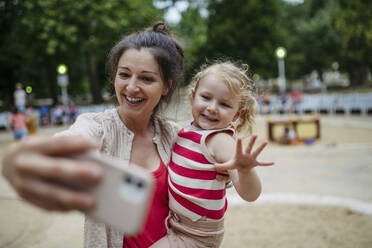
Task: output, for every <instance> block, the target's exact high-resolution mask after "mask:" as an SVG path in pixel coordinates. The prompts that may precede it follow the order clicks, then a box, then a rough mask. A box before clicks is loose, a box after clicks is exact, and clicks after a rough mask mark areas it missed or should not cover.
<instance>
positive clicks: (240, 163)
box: [214, 135, 274, 172]
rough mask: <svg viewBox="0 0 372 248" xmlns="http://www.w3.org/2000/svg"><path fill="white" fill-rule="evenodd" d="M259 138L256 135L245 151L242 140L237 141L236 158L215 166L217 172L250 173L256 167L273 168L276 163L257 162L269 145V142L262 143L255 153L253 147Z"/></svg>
mask: <svg viewBox="0 0 372 248" xmlns="http://www.w3.org/2000/svg"><path fill="white" fill-rule="evenodd" d="M256 139H257V136H256V135H254V136H252V138H251V139H250V141H249V143H248V146H247V147H246V148H245V151H243V146H242V139H241V138H238V139H237V141H236V149H235V156H234V158H232V159H230V160H229V161H227V162H225V163H216V164H214V166H215V168H216V170H217V171H221V170H232V169H237V170H238V171H239V172H248V171H250V170H251V169H252V168H254V167H256V166H271V165H274V162H261V161H258V160H257V157H258V155H259V154H260V153H261V152H262V150H263V149H264V148H265V146H266V145H267V142H264V143H262V144H261V145H260V146H259V147H258V148H257V149H256V150H255V151H254V152H252V149H253V145H254V143H255V142H256Z"/></svg>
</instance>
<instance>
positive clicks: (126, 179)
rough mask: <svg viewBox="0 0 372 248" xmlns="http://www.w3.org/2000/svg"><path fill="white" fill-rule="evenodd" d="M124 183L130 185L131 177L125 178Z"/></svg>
mask: <svg viewBox="0 0 372 248" xmlns="http://www.w3.org/2000/svg"><path fill="white" fill-rule="evenodd" d="M124 181H125V182H126V183H128V184H131V183H132V177H131V176H126V177H125V179H124Z"/></svg>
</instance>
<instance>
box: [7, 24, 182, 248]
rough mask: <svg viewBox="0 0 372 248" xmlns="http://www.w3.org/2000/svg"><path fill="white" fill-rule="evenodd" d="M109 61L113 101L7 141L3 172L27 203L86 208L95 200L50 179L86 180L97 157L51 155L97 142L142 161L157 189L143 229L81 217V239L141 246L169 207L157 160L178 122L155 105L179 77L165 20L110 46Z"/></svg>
mask: <svg viewBox="0 0 372 248" xmlns="http://www.w3.org/2000/svg"><path fill="white" fill-rule="evenodd" d="M108 69H109V75H110V79H111V82H113V84H114V87H115V93H116V98H117V101H118V103H119V106H118V107H117V108H116V109H112V110H107V111H105V112H103V113H89V114H83V115H81V116H79V117H78V119H77V120H76V122H75V123H74V124H73V125H72V126H71V127H70V128H69V129H68V130H66V131H64V132H62V133H59V134H57V135H56V137H54V138H45V137H43V138H41V137H34V138H30V139H28V140H26V141H24V142H21V143H17V144H13V145H12V146H11V147H10V148H9V149H8V151H7V152H6V154H5V156H4V161H3V174H4V176H5V177H6V178H7V179H8V180H9V182H10V183H11V185H12V186H13V187H14V188H15V189H16V190H17V192H18V193H19V195H20V196H22V197H23V198H24V199H25V200H27V201H29V202H31V203H33V204H34V205H37V206H39V207H41V208H44V209H48V210H60V211H67V210H74V209H79V210H82V211H85V210H88V209H90V208H92V207H94V201H95V199H94V198H93V196H92V195H90V194H88V193H81V192H75V191H73V190H72V189H69V188H66V187H62V186H60V184H58V185H57V184H55V183H52V182H53V181H59V182H62V183H74V182H80V183H81V182H84V183H86V184H87V185H88V184H92V185H93V184H96V183H97V182H98V181H99V179H100V178H101V176H102V171H101V170H100V169H99V166H97V165H94V164H82V163H81V162H79V163H77V162H74V161H73V160H68V159H64V158H57V156H56V155H65V154H67V153H76V152H82V151H86V150H89V149H93V148H97V149H99V150H100V151H101V152H102V153H105V154H108V155H111V156H115V157H119V158H121V159H126V160H129V161H130V162H133V163H135V164H138V165H140V166H142V167H144V168H146V169H147V170H149V171H151V172H152V173H153V174H154V176H155V178H156V194H157V195H156V197H154V201H153V202H152V205H151V208H150V213H149V217H148V219H147V223H146V226H145V228H144V231H143V232H142V233H141V234H139V236H136V237H128V238H127V237H125V238H124V239H123V233H120V232H117V231H116V230H113V229H111V228H110V227H109V226H106V225H104V224H103V223H98V222H95V221H93V220H91V219H89V218H86V221H85V230H84V232H85V240H84V242H85V247H148V246H150V245H151V244H152V243H154V242H155V241H157V240H158V239H160V238H161V237H162V236H164V235H165V233H166V229H165V226H164V220H165V218H166V217H167V215H168V211H169V208H168V200H167V185H166V178H167V171H166V167H165V166H164V164H167V163H168V162H169V159H170V154H171V147H172V145H173V143H174V141H175V138H176V135H177V132H178V130H179V129H178V127H177V126H176V125H175V124H174V123H172V122H170V121H167V120H165V119H163V118H161V117H160V116H159V114H158V111H159V109H160V107H161V105H163V104H166V103H168V102H169V101H170V99H171V96H172V94H173V92H174V90H175V89H176V88H177V87H178V85H179V84H180V83H181V82H182V80H183V51H182V48H181V47H180V46H179V45H178V43H177V42H176V41H175V40H174V39H173V38H172V36H171V34H170V32H169V31H168V29H167V27H166V26H165V25H164V24H163V23H157V24H155V25H154V26H153V27H152V28H151V29H148V30H145V31H143V32H139V33H134V34H132V35H129V36H127V37H124V38H123V39H122V40H120V41H119V42H118V43H117V44H116V45H115V46H114V48H113V49H112V50H111V53H110V56H109V61H108ZM82 137H83V138H82ZM144 154H146V156H144ZM150 227H151V230H150Z"/></svg>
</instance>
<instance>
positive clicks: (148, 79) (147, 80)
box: [142, 77, 154, 82]
mask: <svg viewBox="0 0 372 248" xmlns="http://www.w3.org/2000/svg"><path fill="white" fill-rule="evenodd" d="M142 80H143V81H145V82H152V81H154V80H153V79H152V77H142Z"/></svg>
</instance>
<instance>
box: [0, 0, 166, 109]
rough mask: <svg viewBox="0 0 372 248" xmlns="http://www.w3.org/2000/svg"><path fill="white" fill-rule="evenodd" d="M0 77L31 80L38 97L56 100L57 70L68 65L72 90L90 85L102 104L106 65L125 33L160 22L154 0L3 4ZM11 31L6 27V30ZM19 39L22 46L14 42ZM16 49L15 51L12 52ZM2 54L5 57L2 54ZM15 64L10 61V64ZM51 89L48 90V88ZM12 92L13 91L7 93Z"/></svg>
mask: <svg viewBox="0 0 372 248" xmlns="http://www.w3.org/2000/svg"><path fill="white" fill-rule="evenodd" d="M1 3H2V1H0V11H1V12H3V13H4V15H1V17H0V20H1V29H0V32H1V33H0V34H1V37H2V39H1V41H0V52H1V53H2V54H5V53H6V57H3V56H2V59H1V60H0V63H1V66H0V68H4V67H3V66H5V68H8V69H9V70H8V71H5V70H3V69H0V74H1V75H3V74H5V76H6V77H5V78H7V79H6V80H7V81H6V83H7V84H13V83H14V82H17V81H27V82H30V83H31V84H33V86H37V87H34V88H35V90H36V91H37V93H38V94H39V96H53V98H54V99H55V100H56V99H57V92H58V87H57V85H56V66H57V65H58V64H59V63H64V64H66V65H67V66H68V67H69V76H70V84H69V91H71V92H81V90H82V89H83V88H85V86H84V85H83V84H84V83H83V82H89V83H88V85H89V86H90V87H88V88H89V89H90V91H91V94H92V95H93V101H94V102H95V103H99V102H101V101H102V97H101V89H102V86H103V85H104V84H105V83H106V75H105V73H104V65H105V61H106V57H107V54H108V52H109V49H110V48H111V47H112V46H113V44H114V43H115V41H116V40H118V39H119V38H120V36H121V35H123V34H127V33H130V32H132V31H134V30H139V29H143V28H144V27H145V26H148V25H150V24H152V23H153V22H154V21H156V20H159V19H160V16H161V15H162V11H161V10H158V9H156V8H155V7H154V6H153V5H152V1H151V0H97V1H90V0H80V1H73V0H35V1H26V0H13V1H5V4H1ZM7 25H9V26H10V28H8V26H7ZM15 40H17V41H19V42H17V43H14V41H15ZM9 47H12V49H9ZM3 52H4V53H3ZM9 62H12V63H9ZM45 86H47V87H45ZM7 91H9V90H7Z"/></svg>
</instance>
